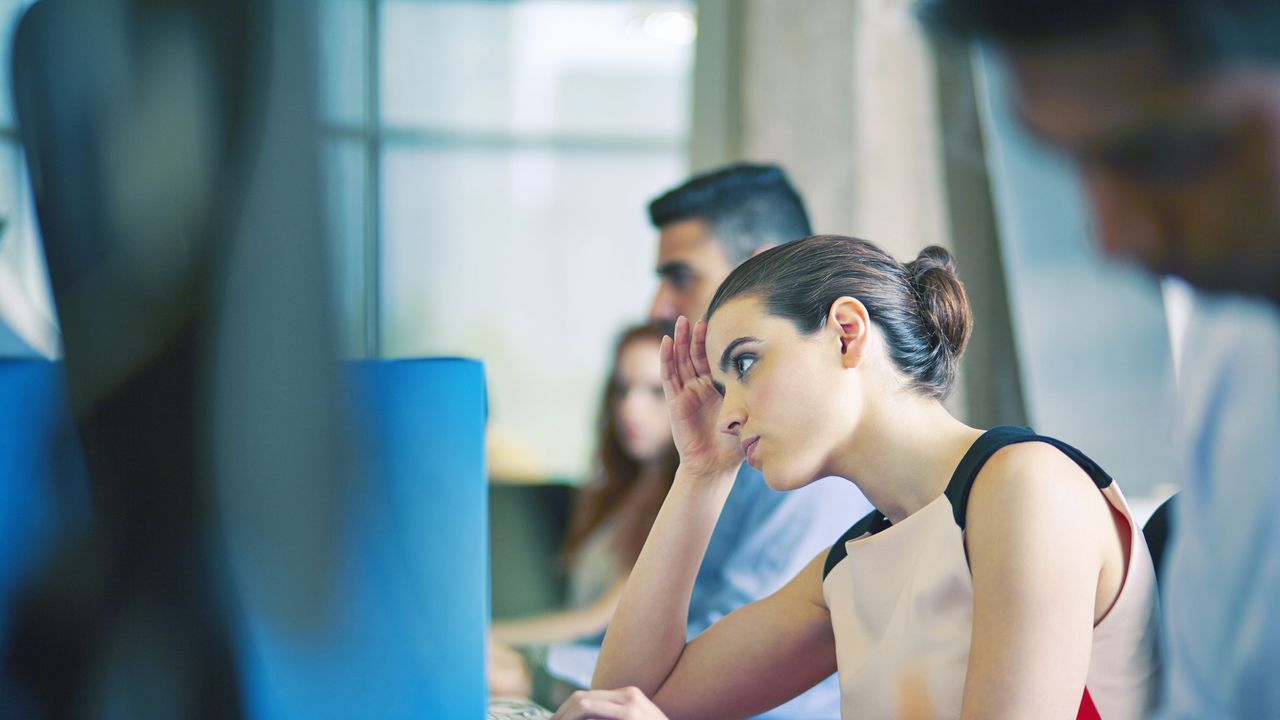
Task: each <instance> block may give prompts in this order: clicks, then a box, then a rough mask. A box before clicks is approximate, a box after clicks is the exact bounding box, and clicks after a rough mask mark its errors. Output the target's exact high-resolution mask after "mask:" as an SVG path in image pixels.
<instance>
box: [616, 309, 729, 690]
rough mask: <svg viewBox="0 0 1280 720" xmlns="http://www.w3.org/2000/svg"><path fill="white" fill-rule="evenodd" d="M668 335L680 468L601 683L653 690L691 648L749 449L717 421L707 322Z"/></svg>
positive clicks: (664, 356) (627, 594) (636, 574)
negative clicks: (711, 562)
mask: <svg viewBox="0 0 1280 720" xmlns="http://www.w3.org/2000/svg"><path fill="white" fill-rule="evenodd" d="M674 335H675V337H674V338H663V339H662V345H661V349H660V350H659V355H660V359H661V361H662V390H663V394H664V395H665V396H666V399H667V411H668V413H669V415H670V417H671V436H672V440H673V442H674V443H675V446H676V450H677V451H678V452H679V453H680V468H679V469H678V470H677V471H676V476H675V479H674V480H673V481H672V485H671V489H670V490H669V491H668V492H667V497H666V500H665V501H664V502H663V504H662V509H661V510H660V511H659V512H658V517H657V518H656V519H655V520H654V523H653V528H652V529H651V530H650V531H649V537H648V539H647V540H646V541H645V544H644V549H642V550H641V551H640V557H639V558H637V560H636V564H635V565H634V566H633V567H632V569H631V577H630V579H629V581H628V583H627V588H626V590H625V591H624V592H623V595H622V599H621V600H620V601H619V603H618V607H617V610H616V611H615V613H614V616H613V620H612V621H611V622H610V623H609V630H608V632H607V633H605V638H604V645H603V647H602V648H601V651H600V659H599V661H598V662H597V664H596V671H595V677H594V678H593V679H592V685H593V686H594V687H624V686H627V685H635V686H637V687H639V688H640V689H641V690H642V691H644V692H645V693H646V694H652V693H653V691H654V690H656V689H657V688H658V686H659V685H661V684H662V681H663V680H664V679H666V677H667V675H669V674H670V672H671V668H673V667H674V666H675V663H676V660H677V658H679V656H680V653H681V652H682V651H683V650H684V643H685V631H686V622H687V620H688V615H689V596H690V594H691V593H692V591H693V581H694V579H695V578H696V577H697V574H698V567H699V566H700V565H701V564H702V558H703V555H704V554H705V553H706V550H707V542H708V541H709V540H710V538H711V531H712V530H713V529H714V528H715V524H716V519H717V518H718V517H719V516H720V510H721V509H722V508H723V507H724V501H725V498H726V497H728V495H729V490H730V489H731V488H732V487H733V481H734V477H735V475H736V473H737V469H738V465H739V464H740V463H741V462H742V449H741V447H740V446H739V445H738V440H737V438H736V437H734V436H732V435H728V434H726V433H722V432H720V431H719V430H718V429H717V428H716V418H717V416H718V415H719V413H720V405H721V398H720V393H719V391H718V390H716V387H715V385H714V384H713V383H712V381H711V367H710V364H709V363H708V362H707V345H706V324H705V323H704V322H702V321H699V322H698V324H697V325H696V326H695V327H694V328H693V329H692V330H691V329H690V327H689V321H688V319H686V318H683V317H681V318H678V319H677V320H676V326H675V333H674Z"/></svg>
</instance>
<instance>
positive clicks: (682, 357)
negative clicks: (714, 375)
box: [676, 315, 698, 385]
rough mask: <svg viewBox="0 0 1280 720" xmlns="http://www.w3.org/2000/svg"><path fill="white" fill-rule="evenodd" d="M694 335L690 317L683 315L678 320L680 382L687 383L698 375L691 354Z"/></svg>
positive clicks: (677, 350) (677, 352) (677, 364)
mask: <svg viewBox="0 0 1280 720" xmlns="http://www.w3.org/2000/svg"><path fill="white" fill-rule="evenodd" d="M692 335H693V333H692V332H690V331H689V319H688V318H686V317H684V316H683V315H681V316H680V319H679V320H676V369H677V371H678V372H679V373H680V382H681V383H682V384H685V385H687V384H689V383H691V382H693V381H694V380H695V379H697V377H698V373H697V372H696V371H695V370H694V369H693V360H692V359H690V355H689V351H690V345H691V341H692Z"/></svg>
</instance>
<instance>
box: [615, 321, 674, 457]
mask: <svg viewBox="0 0 1280 720" xmlns="http://www.w3.org/2000/svg"><path fill="white" fill-rule="evenodd" d="M613 388H614V395H613V403H614V406H613V412H614V417H615V418H616V422H615V425H616V427H617V432H618V441H619V442H621V443H622V447H624V448H625V449H626V451H627V454H629V455H630V456H631V457H632V458H634V459H635V460H638V461H640V462H648V461H650V460H654V459H657V458H658V457H659V456H661V455H662V453H663V452H664V451H665V450H666V449H667V448H668V447H670V445H671V421H670V419H669V418H668V416H667V404H666V400H665V399H664V398H663V395H662V371H661V365H660V364H659V360H658V341H657V340H655V339H651V338H639V339H636V340H632V341H631V342H629V343H627V344H626V345H625V346H623V348H622V351H621V352H619V353H618V367H617V370H616V374H615V375H614V378H613Z"/></svg>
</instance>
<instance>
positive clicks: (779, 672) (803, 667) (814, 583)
mask: <svg viewBox="0 0 1280 720" xmlns="http://www.w3.org/2000/svg"><path fill="white" fill-rule="evenodd" d="M825 558H826V553H822V554H820V555H818V556H817V557H815V558H814V559H813V560H812V561H811V562H810V563H809V564H808V565H807V566H805V568H804V570H802V571H801V572H800V574H798V575H796V577H794V578H792V580H791V581H790V582H789V583H787V585H786V586H784V587H783V588H782V589H781V590H779V591H778V592H776V593H774V594H773V595H770V596H769V597H767V598H764V599H762V600H759V601H757V602H754V603H751V604H750V605H746V606H744V607H742V608H739V609H738V610H735V611H734V612H732V613H730V614H729V615H727V616H725V617H724V618H723V619H722V620H720V622H717V623H716V624H714V625H712V626H711V627H710V628H709V629H708V630H707V631H706V632H704V633H702V634H701V635H699V636H698V637H696V638H694V639H693V641H692V642H690V643H689V644H688V645H687V646H684V647H683V651H682V652H681V653H680V654H679V656H678V658H677V660H676V662H675V666H674V667H673V668H672V669H671V672H670V673H669V674H668V675H667V676H666V678H665V679H664V680H663V681H662V682H661V684H660V685H659V686H658V687H657V688H656V689H653V690H644V689H642V688H637V687H635V685H634V684H633V683H625V682H624V683H622V685H619V686H617V687H623V686H625V685H631V687H630V688H629V689H627V691H626V692H619V691H618V690H593V691H589V692H585V693H577V694H575V695H574V697H573V698H571V699H570V700H569V701H568V702H566V703H565V705H564V707H562V708H561V709H560V712H558V713H557V714H556V717H557V718H564V719H566V720H568V719H572V720H577V719H578V718H596V717H600V718H611V717H631V715H627V714H626V713H627V712H628V711H634V712H635V713H636V714H635V715H634V717H644V718H650V717H652V718H662V717H666V716H670V717H676V718H709V719H714V720H726V719H729V718H746V717H752V716H755V715H759V714H760V713H762V712H765V711H767V710H769V709H770V708H774V707H777V706H778V705H781V704H782V703H784V702H786V701H787V700H790V699H791V698H793V697H795V696H797V695H799V694H800V693H802V692H804V691H805V690H808V689H809V688H811V687H813V686H814V685H815V684H817V683H818V682H820V681H821V680H823V679H824V678H826V677H827V676H829V675H831V674H832V673H834V672H835V671H836V651H835V637H834V636H833V635H832V631H831V615H830V613H828V612H827V608H826V606H825V605H824V604H823V598H822V566H823V562H824V560H825ZM633 577H634V576H633ZM628 592H629V590H628ZM610 632H612V630H610ZM597 687H599V685H597ZM649 698H652V701H650V700H649ZM656 708H660V709H661V713H658V712H656ZM609 713H616V714H609Z"/></svg>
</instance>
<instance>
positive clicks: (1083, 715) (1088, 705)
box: [1076, 688, 1102, 720]
mask: <svg viewBox="0 0 1280 720" xmlns="http://www.w3.org/2000/svg"><path fill="white" fill-rule="evenodd" d="M1076 720H1102V716H1101V715H1099V714H1098V708H1097V707H1095V706H1094V704H1093V698H1091V697H1089V688H1085V689H1084V697H1082V698H1080V712H1078V713H1076Z"/></svg>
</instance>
